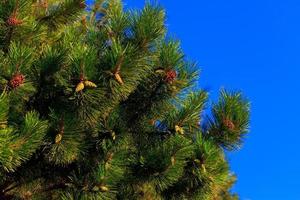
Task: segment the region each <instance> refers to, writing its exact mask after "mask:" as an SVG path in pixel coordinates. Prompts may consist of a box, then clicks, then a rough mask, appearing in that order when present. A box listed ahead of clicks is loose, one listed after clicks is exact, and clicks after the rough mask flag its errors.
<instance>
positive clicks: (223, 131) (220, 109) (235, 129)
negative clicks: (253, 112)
mask: <svg viewBox="0 0 300 200" xmlns="http://www.w3.org/2000/svg"><path fill="white" fill-rule="evenodd" d="M212 114H213V118H210V119H209V122H208V135H209V136H211V138H212V139H213V140H214V141H215V142H216V143H218V144H219V145H221V146H223V147H225V148H227V149H229V150H232V149H236V148H239V147H240V145H241V143H242V139H243V136H244V135H245V134H246V133H247V132H248V128H249V103H248V101H247V100H245V99H244V98H243V97H242V95H241V93H228V92H226V91H224V90H223V91H221V96H220V99H219V102H218V103H217V104H214V105H213V108H212Z"/></svg>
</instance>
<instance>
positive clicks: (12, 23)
mask: <svg viewBox="0 0 300 200" xmlns="http://www.w3.org/2000/svg"><path fill="white" fill-rule="evenodd" d="M6 22H7V24H8V25H9V26H18V25H20V24H22V23H23V21H22V20H20V19H17V18H16V17H15V16H12V17H9V18H8V20H7V21H6Z"/></svg>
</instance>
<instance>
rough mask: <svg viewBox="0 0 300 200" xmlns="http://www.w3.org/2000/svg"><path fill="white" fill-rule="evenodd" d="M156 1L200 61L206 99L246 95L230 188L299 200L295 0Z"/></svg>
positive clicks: (136, 1) (262, 197) (134, 3)
mask: <svg viewBox="0 0 300 200" xmlns="http://www.w3.org/2000/svg"><path fill="white" fill-rule="evenodd" d="M124 2H125V3H126V5H127V7H141V6H142V5H143V3H144V1H143V0H124ZM158 2H159V3H160V4H162V5H163V6H164V7H165V8H166V10H167V24H168V28H169V31H170V32H171V34H172V35H174V36H175V37H176V38H178V39H180V40H181V43H182V47H183V49H184V51H185V53H186V55H187V57H188V58H189V59H192V60H194V61H197V62H198V63H199V66H200V68H201V70H202V74H201V79H200V85H201V86H202V87H204V88H210V90H211V92H210V93H211V97H212V98H213V99H215V98H216V97H217V94H218V91H219V89H220V88H221V87H225V88H228V89H239V90H242V91H243V93H244V94H245V95H246V96H247V97H248V98H249V99H250V101H251V104H252V114H251V133H250V134H249V135H248V137H247V138H246V140H245V145H244V147H243V148H242V149H241V150H240V151H238V152H234V153H230V154H229V160H230V162H231V167H232V170H233V171H234V172H235V173H236V174H237V175H238V182H237V184H236V186H235V187H234V191H236V192H238V193H239V194H240V196H241V200H298V199H300V190H299V188H300V171H299V170H300V151H299V146H300V144H299V140H300V131H299V130H298V128H297V127H298V126H299V124H300V123H299V120H300V117H299V116H298V114H300V106H299V104H298V102H300V94H299V93H298V92H300V84H299V78H300V77H299V75H300V56H299V55H298V54H299V53H300V12H299V11H300V1H297V0H251V1H250V0H227V1H224V0H189V1H175V0H158ZM185 3H187V4H185Z"/></svg>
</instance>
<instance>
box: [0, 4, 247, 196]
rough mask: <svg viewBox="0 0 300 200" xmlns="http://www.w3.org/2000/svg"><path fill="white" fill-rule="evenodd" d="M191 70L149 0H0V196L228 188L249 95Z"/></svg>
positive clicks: (222, 192) (216, 192)
mask: <svg viewBox="0 0 300 200" xmlns="http://www.w3.org/2000/svg"><path fill="white" fill-rule="evenodd" d="M197 80H198V72H197V66H196V65H195V64H194V63H192V62H189V61H187V60H186V59H185V56H184V53H183V52H182V50H181V49H180V44H179V42H178V41H176V40H173V39H171V38H169V37H168V36H167V31H166V26H165V11H164V10H163V9H162V8H161V7H160V6H158V5H156V4H151V3H148V4H146V5H145V7H144V8H143V9H142V10H131V11H128V10H126V11H124V9H123V7H122V2H121V1H120V0H107V1H104V0H96V1H95V3H94V4H93V5H89V6H87V5H86V4H85V2H84V1H83V0H64V1H56V0H0V199H34V200H35V199H55V200H56V199H63V200H72V199H73V200H77V199H82V200H83V199H86V200H88V199H120V200H122V199H128V200H134V199H136V200H137V199H141V200H142V199H145V200H159V199H197V200H198V199H199V200H201V199H202V200H210V199H214V200H218V199H220V200H221V199H225V200H226V199H237V198H238V197H237V196H236V195H235V194H231V193H230V188H231V186H232V184H234V182H235V176H234V175H233V174H232V173H231V172H230V169H229V165H228V162H227V160H226V156H225V154H224V152H225V151H233V150H236V149H238V148H239V147H240V146H241V144H242V140H243V137H244V135H245V134H246V133H247V131H248V123H249V103H248V102H247V100H245V99H244V98H243V97H242V95H241V94H240V93H235V92H227V91H225V90H223V91H221V94H220V99H219V101H218V102H216V103H214V104H213V105H209V104H208V103H207V102H208V99H207V98H208V94H207V92H205V91H203V90H200V89H199V88H196V87H195V83H196V81H197ZM209 109H211V112H209ZM204 110H207V112H203V111H204ZM205 113H210V114H205Z"/></svg>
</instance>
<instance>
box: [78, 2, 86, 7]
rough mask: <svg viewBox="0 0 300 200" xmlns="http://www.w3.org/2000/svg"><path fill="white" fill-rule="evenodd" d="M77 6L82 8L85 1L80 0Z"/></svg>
mask: <svg viewBox="0 0 300 200" xmlns="http://www.w3.org/2000/svg"><path fill="white" fill-rule="evenodd" d="M79 7H80V8H82V9H84V8H86V4H85V2H84V1H80V2H79Z"/></svg>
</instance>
